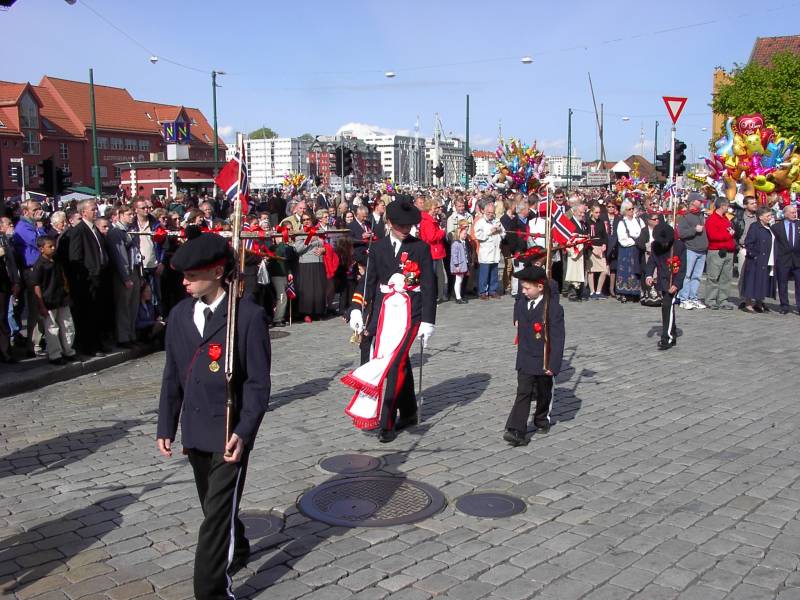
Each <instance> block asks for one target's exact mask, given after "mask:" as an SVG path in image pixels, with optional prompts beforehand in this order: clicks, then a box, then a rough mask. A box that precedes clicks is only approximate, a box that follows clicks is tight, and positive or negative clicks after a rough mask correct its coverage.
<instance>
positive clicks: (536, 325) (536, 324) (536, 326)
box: [533, 322, 542, 340]
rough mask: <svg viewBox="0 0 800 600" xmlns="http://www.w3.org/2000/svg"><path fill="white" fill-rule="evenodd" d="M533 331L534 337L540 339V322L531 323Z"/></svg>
mask: <svg viewBox="0 0 800 600" xmlns="http://www.w3.org/2000/svg"><path fill="white" fill-rule="evenodd" d="M533 331H534V332H535V333H536V339H537V340H540V339H542V324H541V323H538V322H537V323H534V324H533Z"/></svg>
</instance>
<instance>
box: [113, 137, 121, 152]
mask: <svg viewBox="0 0 800 600" xmlns="http://www.w3.org/2000/svg"><path fill="white" fill-rule="evenodd" d="M123 147H124V146H123V144H122V138H115V137H112V138H111V149H112V150H122V149H123Z"/></svg>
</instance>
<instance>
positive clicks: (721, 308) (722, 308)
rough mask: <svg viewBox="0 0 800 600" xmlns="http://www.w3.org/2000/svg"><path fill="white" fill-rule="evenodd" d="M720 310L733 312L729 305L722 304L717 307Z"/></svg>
mask: <svg viewBox="0 0 800 600" xmlns="http://www.w3.org/2000/svg"><path fill="white" fill-rule="evenodd" d="M719 309H720V310H733V307H732V306H731V305H730V304H722V305H721V306H720V307H719Z"/></svg>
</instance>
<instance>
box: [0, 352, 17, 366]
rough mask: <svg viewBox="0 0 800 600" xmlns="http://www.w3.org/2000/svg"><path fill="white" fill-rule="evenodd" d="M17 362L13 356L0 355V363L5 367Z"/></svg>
mask: <svg viewBox="0 0 800 600" xmlns="http://www.w3.org/2000/svg"><path fill="white" fill-rule="evenodd" d="M18 362H19V361H18V360H17V359H16V358H14V357H13V356H11V355H10V354H9V355H5V354H3V355H0V363H4V364H6V365H15V364H17V363H18Z"/></svg>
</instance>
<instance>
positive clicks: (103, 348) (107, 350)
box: [100, 345, 114, 354]
mask: <svg viewBox="0 0 800 600" xmlns="http://www.w3.org/2000/svg"><path fill="white" fill-rule="evenodd" d="M113 351H114V348H112V347H111V346H108V345H105V346H100V352H105V353H106V354H111V353H112V352H113Z"/></svg>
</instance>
